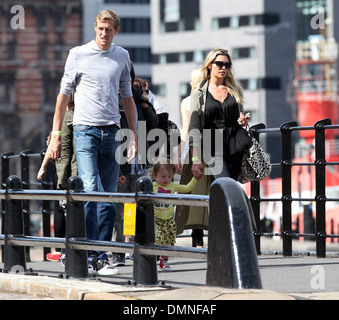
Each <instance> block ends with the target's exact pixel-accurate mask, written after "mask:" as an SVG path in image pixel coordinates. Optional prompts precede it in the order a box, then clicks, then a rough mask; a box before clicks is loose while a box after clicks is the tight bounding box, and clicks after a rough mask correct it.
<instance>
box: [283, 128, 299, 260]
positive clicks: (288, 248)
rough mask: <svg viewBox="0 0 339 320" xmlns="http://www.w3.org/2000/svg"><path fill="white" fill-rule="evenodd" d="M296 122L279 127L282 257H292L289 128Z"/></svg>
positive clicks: (290, 145) (290, 148) (290, 143)
mask: <svg viewBox="0 0 339 320" xmlns="http://www.w3.org/2000/svg"><path fill="white" fill-rule="evenodd" d="M297 125H298V124H297V123H296V122H287V123H284V124H282V125H281V127H280V131H281V177H282V228H281V233H282V238H283V255H284V256H292V237H291V236H290V235H289V233H291V232H292V174H291V172H292V139H291V130H290V127H294V126H297Z"/></svg>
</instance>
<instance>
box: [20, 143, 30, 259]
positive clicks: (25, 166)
mask: <svg viewBox="0 0 339 320" xmlns="http://www.w3.org/2000/svg"><path fill="white" fill-rule="evenodd" d="M30 153H32V150H30V149H27V150H24V151H21V152H20V158H21V181H22V188H23V189H29V187H30V185H29V184H30V183H29V158H28V155H29V154H30ZM22 208H23V217H24V234H25V235H27V236H29V235H30V230H29V229H30V224H31V223H30V221H31V216H30V201H29V200H23V201H22ZM25 252H26V260H27V261H31V258H30V247H25Z"/></svg>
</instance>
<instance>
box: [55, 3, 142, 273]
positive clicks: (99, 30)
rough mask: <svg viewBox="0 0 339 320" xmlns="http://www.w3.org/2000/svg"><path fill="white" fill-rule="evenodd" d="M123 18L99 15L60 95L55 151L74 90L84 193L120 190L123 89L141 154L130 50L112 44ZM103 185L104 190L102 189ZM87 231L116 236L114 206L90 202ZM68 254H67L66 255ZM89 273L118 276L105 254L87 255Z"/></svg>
mask: <svg viewBox="0 0 339 320" xmlns="http://www.w3.org/2000/svg"><path fill="white" fill-rule="evenodd" d="M119 23H120V19H119V17H118V15H117V14H116V13H115V12H113V11H111V10H103V11H101V12H100V13H99V14H98V16H97V17H96V20H95V23H94V29H95V32H96V37H95V40H92V41H90V42H89V43H87V44H85V45H82V46H79V47H75V48H73V49H71V50H70V52H69V56H68V58H67V61H66V64H65V72H64V76H63V78H62V83H61V89H60V93H59V95H58V97H57V102H56V108H55V114H54V120H53V133H54V134H53V138H52V141H51V144H52V146H51V155H52V158H53V159H57V158H58V157H59V156H60V145H61V139H60V130H61V124H62V119H63V117H64V114H65V110H66V106H67V103H68V100H69V96H70V94H71V92H72V90H73V89H75V96H74V99H75V110H74V119H73V126H74V138H75V149H76V158H77V163H78V174H79V176H80V177H81V179H82V180H83V184H84V190H85V191H98V190H99V187H98V186H100V190H102V189H103V190H104V191H105V192H116V191H117V187H118V178H119V167H120V164H119V163H118V162H117V160H119V159H120V156H119V155H116V151H117V149H118V147H119V145H120V143H121V142H120V141H121V137H120V135H121V133H120V113H119V104H118V90H119V89H120V94H121V97H122V104H123V108H124V112H125V114H126V118H127V122H128V126H129V128H130V130H131V131H132V132H133V133H134V137H132V138H131V139H130V143H129V149H128V157H127V161H130V160H132V159H133V158H134V157H135V155H136V153H137V144H136V140H135V139H136V111H135V110H136V109H135V104H134V101H133V94H132V90H131V84H130V69H129V68H130V67H129V66H130V59H129V54H128V52H127V51H126V50H125V49H123V48H121V47H119V46H116V45H115V44H114V43H112V41H113V38H114V36H115V35H117V34H118V32H119ZM101 188H102V189H101ZM85 212H86V231H87V238H88V239H91V240H105V241H110V240H111V238H112V232H113V226H114V219H115V204H114V203H112V202H107V203H106V202H102V203H96V202H86V203H85ZM66 258H67V257H66ZM88 258H89V259H88V261H89V263H88V267H89V272H90V273H94V272H97V274H99V275H112V274H118V273H119V271H118V270H117V269H115V268H114V267H112V266H110V265H109V263H108V258H107V255H106V253H97V252H92V251H90V252H89V253H88Z"/></svg>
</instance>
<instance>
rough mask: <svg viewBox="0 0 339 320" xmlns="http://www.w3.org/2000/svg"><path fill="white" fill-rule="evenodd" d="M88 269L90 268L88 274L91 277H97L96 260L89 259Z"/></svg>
mask: <svg viewBox="0 0 339 320" xmlns="http://www.w3.org/2000/svg"><path fill="white" fill-rule="evenodd" d="M87 267H88V274H89V275H95V272H96V269H97V264H96V261H95V259H94V258H89V259H88V263H87Z"/></svg>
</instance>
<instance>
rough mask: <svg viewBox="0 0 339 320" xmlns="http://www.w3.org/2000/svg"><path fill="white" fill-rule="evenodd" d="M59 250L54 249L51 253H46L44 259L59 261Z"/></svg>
mask: <svg viewBox="0 0 339 320" xmlns="http://www.w3.org/2000/svg"><path fill="white" fill-rule="evenodd" d="M60 257H61V252H57V251H54V252H53V253H51V252H49V253H47V254H46V259H47V260H48V261H54V262H55V261H60Z"/></svg>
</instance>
